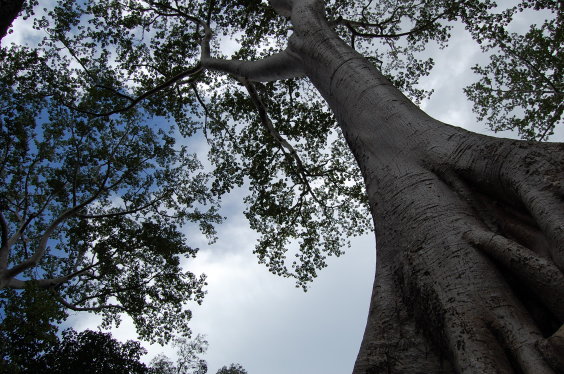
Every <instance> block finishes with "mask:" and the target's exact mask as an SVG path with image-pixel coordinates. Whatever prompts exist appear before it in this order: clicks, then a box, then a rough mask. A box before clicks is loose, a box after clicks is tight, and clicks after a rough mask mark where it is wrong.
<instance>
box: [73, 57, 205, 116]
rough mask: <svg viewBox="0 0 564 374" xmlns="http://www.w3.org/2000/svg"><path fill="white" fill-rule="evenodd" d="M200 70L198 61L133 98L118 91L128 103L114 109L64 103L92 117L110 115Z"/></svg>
mask: <svg viewBox="0 0 564 374" xmlns="http://www.w3.org/2000/svg"><path fill="white" fill-rule="evenodd" d="M201 71H202V66H201V64H199V63H198V64H196V66H194V67H192V68H190V69H188V70H184V71H183V72H181V73H179V74H176V75H175V76H173V77H172V78H170V79H168V80H166V81H165V82H163V83H161V84H159V85H158V86H156V87H154V88H152V89H150V90H149V91H146V92H144V93H142V94H141V95H139V96H137V97H135V98H133V97H129V96H127V95H124V94H121V93H120V94H119V95H118V96H121V97H125V98H126V99H127V100H129V102H130V103H129V104H128V105H126V106H125V107H123V108H118V109H114V110H111V111H108V112H103V113H97V112H92V111H89V110H84V109H81V108H78V107H76V106H74V105H70V104H68V103H66V104H64V105H65V106H67V107H69V108H71V109H73V110H76V111H78V112H80V113H84V114H88V115H91V116H94V117H106V116H110V115H112V114H117V113H121V112H125V111H128V110H129V109H131V108H133V107H134V106H135V105H137V104H139V103H140V102H141V101H143V100H144V99H146V98H148V97H150V96H152V95H154V94H156V93H157V92H159V91H161V90H163V89H165V88H168V87H170V86H172V85H173V84H174V83H176V82H178V81H179V80H181V79H183V78H185V77H187V76H194V75H196V74H198V73H200V72H201ZM112 91H114V90H113V89H112Z"/></svg>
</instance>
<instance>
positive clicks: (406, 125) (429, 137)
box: [273, 0, 564, 374]
mask: <svg viewBox="0 0 564 374" xmlns="http://www.w3.org/2000/svg"><path fill="white" fill-rule="evenodd" d="M278 3H280V4H278ZM273 5H275V6H278V7H279V8H280V7H281V8H280V9H282V10H283V12H287V9H289V8H290V9H291V10H292V12H291V15H292V18H291V19H292V23H293V25H294V27H295V31H294V35H293V36H292V37H291V38H290V42H289V46H288V49H289V51H290V52H291V53H292V54H293V55H294V56H297V58H298V59H299V61H300V63H301V65H302V68H303V70H304V72H305V74H306V75H307V76H308V77H309V78H310V79H311V81H312V82H313V84H314V85H315V86H316V87H317V88H318V89H319V91H320V92H321V94H322V95H323V96H324V98H325V99H326V100H327V102H328V103H329V105H330V107H331V108H332V110H333V111H334V112H335V114H336V116H337V118H338V121H339V123H340V125H341V127H342V130H343V133H344V134H345V137H346V139H347V142H348V144H349V146H350V148H351V150H352V151H353V153H354V155H355V157H356V159H357V161H358V163H359V165H360V167H361V169H362V172H363V175H364V179H365V182H366V187H367V193H368V197H369V200H370V204H371V210H372V215H373V218H374V223H375V228H376V235H377V270H376V278H375V283H374V290H373V294H372V302H371V307H370V312H369V316H368V321H367V326H366V331H365V334H364V339H363V342H362V346H361V349H360V352H359V354H358V358H357V362H356V365H355V368H354V374H368V373H402V374H409V373H452V372H456V373H527V374H529V373H530V374H542V373H558V372H562V371H563V370H564V366H563V365H562V357H564V351H563V346H562V339H563V338H564V337H563V335H564V333H563V331H562V328H561V326H562V322H563V321H564V276H563V270H564V203H563V196H564V186H562V184H561V183H562V181H564V173H563V170H564V145H563V144H546V143H545V144H541V143H533V142H524V141H514V140H507V139H497V138H492V137H487V136H482V135H478V134H474V133H470V132H468V131H465V130H463V129H460V128H456V127H452V126H449V125H446V124H443V123H441V122H439V121H436V120H434V119H433V118H431V117H429V116H428V115H426V114H425V113H424V112H422V111H421V110H420V109H419V108H418V107H416V106H415V105H414V104H412V103H411V102H410V101H409V100H408V99H407V98H406V97H405V96H404V95H402V94H401V93H400V92H399V91H398V90H397V89H395V88H394V87H393V86H392V85H391V84H390V82H389V81H388V80H387V79H386V78H384V77H383V76H382V74H381V73H380V72H379V71H378V70H377V69H376V68H375V67H374V66H373V65H371V64H370V63H369V62H368V61H367V60H366V59H365V58H363V57H362V56H361V55H359V54H358V53H356V52H355V51H354V50H353V49H351V48H350V47H349V46H348V45H346V44H345V43H344V42H343V41H341V40H340V39H339V37H338V36H337V35H336V34H335V33H334V32H333V31H332V30H331V29H330V27H329V26H328V25H327V23H326V21H325V19H324V10H323V2H322V1H316V0H303V1H299V0H294V1H291V0H290V1H277V2H276V4H273ZM288 7H289V8H288ZM559 329H560V330H559Z"/></svg>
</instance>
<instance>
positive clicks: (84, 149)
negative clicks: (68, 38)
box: [0, 47, 220, 342]
mask: <svg viewBox="0 0 564 374" xmlns="http://www.w3.org/2000/svg"><path fill="white" fill-rule="evenodd" d="M0 58H1V61H0V66H1V69H2V77H1V78H0V79H1V80H0V85H1V86H2V93H0V97H1V101H2V107H1V108H0V149H1V156H0V160H1V161H0V176H1V178H2V181H3V183H2V184H1V185H0V232H1V239H0V297H2V298H7V297H8V298H9V297H12V296H13V295H16V294H17V292H16V293H14V292H11V291H10V290H24V289H26V288H27V286H28V285H29V284H32V285H33V286H34V287H39V288H41V289H44V290H47V291H48V294H49V295H50V296H51V297H52V298H53V299H54V300H56V301H57V302H58V303H59V304H60V305H61V306H63V307H64V308H65V309H70V310H73V311H87V312H95V313H100V314H101V315H102V316H103V324H104V325H111V324H113V323H119V321H120V315H121V314H123V313H126V314H128V315H129V316H130V317H131V318H132V319H133V321H134V323H135V325H136V327H137V330H138V332H139V334H140V335H141V336H142V337H143V338H145V339H150V340H159V341H161V342H164V341H166V340H168V339H169V338H170V337H171V335H172V334H173V333H174V331H176V332H178V333H180V334H185V333H188V331H189V328H188V326H187V321H188V320H189V319H190V316H191V313H190V311H189V310H187V309H186V308H185V305H186V302H187V301H189V300H193V301H196V302H198V303H199V302H201V300H202V298H203V295H204V291H203V289H202V287H203V286H204V284H205V276H204V275H201V276H197V275H195V274H193V273H192V272H190V271H184V270H182V268H181V261H182V260H183V259H187V258H193V257H194V256H195V255H196V253H197V251H198V249H197V248H192V247H190V246H189V245H188V244H187V238H186V235H185V234H184V233H183V232H182V231H181V230H182V227H183V225H185V224H188V223H195V224H198V225H199V226H200V227H201V229H202V232H203V233H204V234H206V235H207V236H208V237H209V238H210V239H212V238H213V235H214V233H213V224H214V223H216V222H218V221H219V220H220V217H219V216H218V214H217V212H216V211H215V206H214V201H215V198H214V197H213V196H212V195H211V193H210V192H209V191H208V190H207V187H206V184H207V183H208V182H207V180H208V178H207V177H206V175H205V173H203V172H202V171H201V164H200V162H199V161H198V160H197V159H196V158H195V156H194V154H192V153H190V152H189V149H188V148H187V146H186V145H177V144H176V141H175V139H174V132H173V130H171V129H169V130H166V129H165V130H163V129H162V128H159V126H158V121H156V122H154V123H147V122H143V121H139V120H140V118H142V117H143V114H141V113H139V112H136V111H130V112H128V114H126V115H124V116H118V117H114V118H97V119H92V118H88V117H87V116H86V115H84V114H81V113H80V112H78V111H73V110H69V109H68V108H67V107H66V106H64V105H62V104H60V103H59V104H57V103H56V102H55V100H53V98H52V97H51V96H52V95H54V94H56V93H54V92H53V91H52V90H51V88H50V87H49V86H48V84H49V82H50V83H56V82H55V81H53V80H52V79H53V77H52V76H50V75H51V74H53V73H54V71H53V70H51V69H50V68H49V67H48V66H47V64H46V62H45V59H44V58H43V57H40V56H39V55H38V54H37V51H33V50H30V49H28V48H25V47H22V48H16V49H15V50H12V51H10V52H8V51H7V50H5V49H4V50H2V51H0ZM104 58H105V57H104V56H101V57H100V59H101V60H100V61H99V62H100V63H104V61H105V60H104ZM57 62H60V63H61V64H62V65H61V66H60V68H62V69H65V68H66V66H67V65H66V64H65V62H64V61H60V60H59V61H57ZM42 74H43V76H42ZM61 74H62V73H61ZM45 77H47V78H45ZM44 78H45V79H46V80H43V79H44ZM49 79H51V81H49ZM107 79H109V80H110V81H111V77H107ZM41 82H45V85H43V86H42V84H41ZM58 89H62V90H66V92H65V93H64V95H69V96H73V95H74V94H75V93H76V91H74V92H73V88H72V87H69V86H63V85H61V86H58ZM81 99H82V100H84V102H89V101H90V102H96V103H97V105H104V104H103V103H104V102H106V103H107V104H108V103H109V100H110V101H111V98H110V97H107V96H105V95H104V94H103V93H102V94H101V93H100V92H99V88H98V89H97V88H92V89H91V90H89V91H88V92H82V96H81ZM208 203H211V205H208Z"/></svg>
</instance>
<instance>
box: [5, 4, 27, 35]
mask: <svg viewBox="0 0 564 374" xmlns="http://www.w3.org/2000/svg"><path fill="white" fill-rule="evenodd" d="M23 4H24V0H0V40H2V38H3V37H4V36H6V34H7V33H8V29H9V28H10V26H11V25H12V22H14V20H15V19H16V17H17V16H18V14H20V12H21V10H22V8H23Z"/></svg>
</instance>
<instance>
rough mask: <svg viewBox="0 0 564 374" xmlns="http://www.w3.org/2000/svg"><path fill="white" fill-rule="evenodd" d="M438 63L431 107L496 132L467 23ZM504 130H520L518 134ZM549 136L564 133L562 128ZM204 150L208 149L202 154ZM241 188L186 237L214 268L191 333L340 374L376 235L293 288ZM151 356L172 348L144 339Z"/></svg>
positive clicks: (299, 369) (213, 343)
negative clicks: (211, 224)
mask: <svg viewBox="0 0 564 374" xmlns="http://www.w3.org/2000/svg"><path fill="white" fill-rule="evenodd" d="M20 30H21V29H20ZM429 53H431V54H433V56H434V58H435V60H436V66H435V69H434V70H433V73H432V74H431V76H429V77H427V78H425V79H423V80H422V85H424V86H425V87H426V88H432V89H434V90H435V93H434V94H433V96H432V97H431V99H430V100H428V101H426V102H424V103H423V104H422V107H423V109H424V110H425V111H426V112H427V113H429V114H431V115H432V116H433V117H435V118H437V119H439V120H441V121H443V122H446V123H450V124H452V125H456V126H461V127H464V128H467V129H470V130H473V131H477V132H481V133H490V132H488V131H487V129H486V128H485V125H483V124H480V123H477V122H476V119H475V116H474V114H473V113H472V111H471V108H472V106H471V103H469V102H468V101H467V100H466V97H465V96H464V94H463V92H462V88H463V87H465V86H467V85H468V84H469V83H472V82H473V80H474V78H473V75H472V72H471V70H470V67H471V66H472V65H474V64H475V63H476V62H478V61H479V60H480V59H481V60H482V61H484V57H483V55H482V53H481V51H480V50H479V48H477V46H476V44H475V43H474V42H473V41H472V40H471V39H470V38H469V36H468V35H467V33H466V32H465V31H464V29H463V28H457V29H455V30H454V31H453V37H452V39H451V42H450V46H449V47H448V48H447V49H445V50H441V51H431V52H429ZM504 135H505V136H511V137H515V136H514V135H512V134H507V133H506V134H504ZM551 140H553V141H557V140H558V141H563V140H564V133H563V131H559V132H558V133H557V134H556V135H555V136H553V137H552V139H551ZM204 158H205V155H204ZM243 194H244V191H236V192H234V193H232V194H231V195H229V196H228V198H226V199H224V207H223V212H222V213H223V215H225V216H227V217H228V219H227V222H226V223H225V224H223V225H221V226H220V227H219V228H218V237H219V240H218V241H217V242H216V243H215V244H214V245H212V246H209V245H208V244H207V242H206V240H205V239H204V238H202V237H201V236H199V235H198V234H195V235H191V237H190V244H191V245H193V246H198V247H199V248H200V249H201V251H200V253H199V255H198V257H197V259H195V260H193V261H191V262H190V263H188V264H187V265H186V266H188V268H189V269H190V270H192V271H193V272H195V273H201V272H203V273H206V274H207V275H208V283H209V284H208V286H207V291H208V293H207V296H206V298H205V300H204V303H203V305H202V306H196V305H190V308H191V309H192V311H193V314H194V316H193V320H192V325H191V326H192V329H193V331H194V333H202V334H205V335H207V339H208V341H209V344H210V348H209V351H208V354H207V355H206V357H205V358H206V360H207V361H208V365H209V371H208V372H209V373H212V374H215V372H216V371H217V370H218V369H219V368H220V367H221V366H223V365H228V364H229V363H232V362H238V363H241V364H242V365H243V366H244V367H245V368H246V369H247V371H248V372H249V373H250V374H343V373H349V372H351V370H352V367H353V364H354V360H355V358H356V354H357V352H358V349H359V346H360V342H361V339H362V334H363V331H364V326H365V322H366V315H367V312H368V304H369V298H370V293H371V289H372V282H373V277H374V268H375V239H374V236H373V235H372V236H371V235H368V236H365V237H360V238H357V239H355V240H354V241H353V245H352V247H351V248H350V249H349V250H347V252H346V254H345V255H344V256H343V257H341V258H338V259H330V260H329V267H328V268H327V269H325V270H323V271H322V272H321V273H320V275H319V277H318V278H317V279H316V281H315V282H314V283H313V284H312V285H311V288H310V290H309V291H308V292H307V293H304V292H303V291H302V290H301V289H298V288H295V284H294V282H293V281H292V280H289V279H282V278H278V277H276V276H274V275H271V274H270V273H268V271H267V270H266V268H265V267H264V266H262V265H259V264H258V263H257V260H256V258H255V256H254V255H253V254H252V250H253V247H254V244H255V239H256V237H257V236H256V234H255V233H253V232H252V231H251V230H250V229H249V228H248V223H247V221H246V219H245V218H244V216H243V215H242V210H243V206H242V203H241V201H242V196H243ZM96 321H97V319H96V318H95V317H92V316H90V315H84V314H82V315H73V316H72V317H71V318H70V320H69V323H70V324H71V325H73V327H74V328H76V329H77V330H83V329H85V328H95V326H96ZM114 336H115V337H117V338H119V339H121V340H125V339H135V338H136V335H135V333H134V329H133V328H132V326H131V324H130V323H129V322H128V321H125V322H124V324H123V325H122V327H120V328H119V329H117V330H115V331H114ZM146 346H147V347H148V348H149V355H148V356H146V360H147V361H148V360H150V358H151V357H153V356H154V355H155V354H157V353H160V352H164V353H165V354H168V355H171V352H170V349H168V348H166V347H165V348H163V347H160V346H158V345H155V346H148V345H146Z"/></svg>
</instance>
